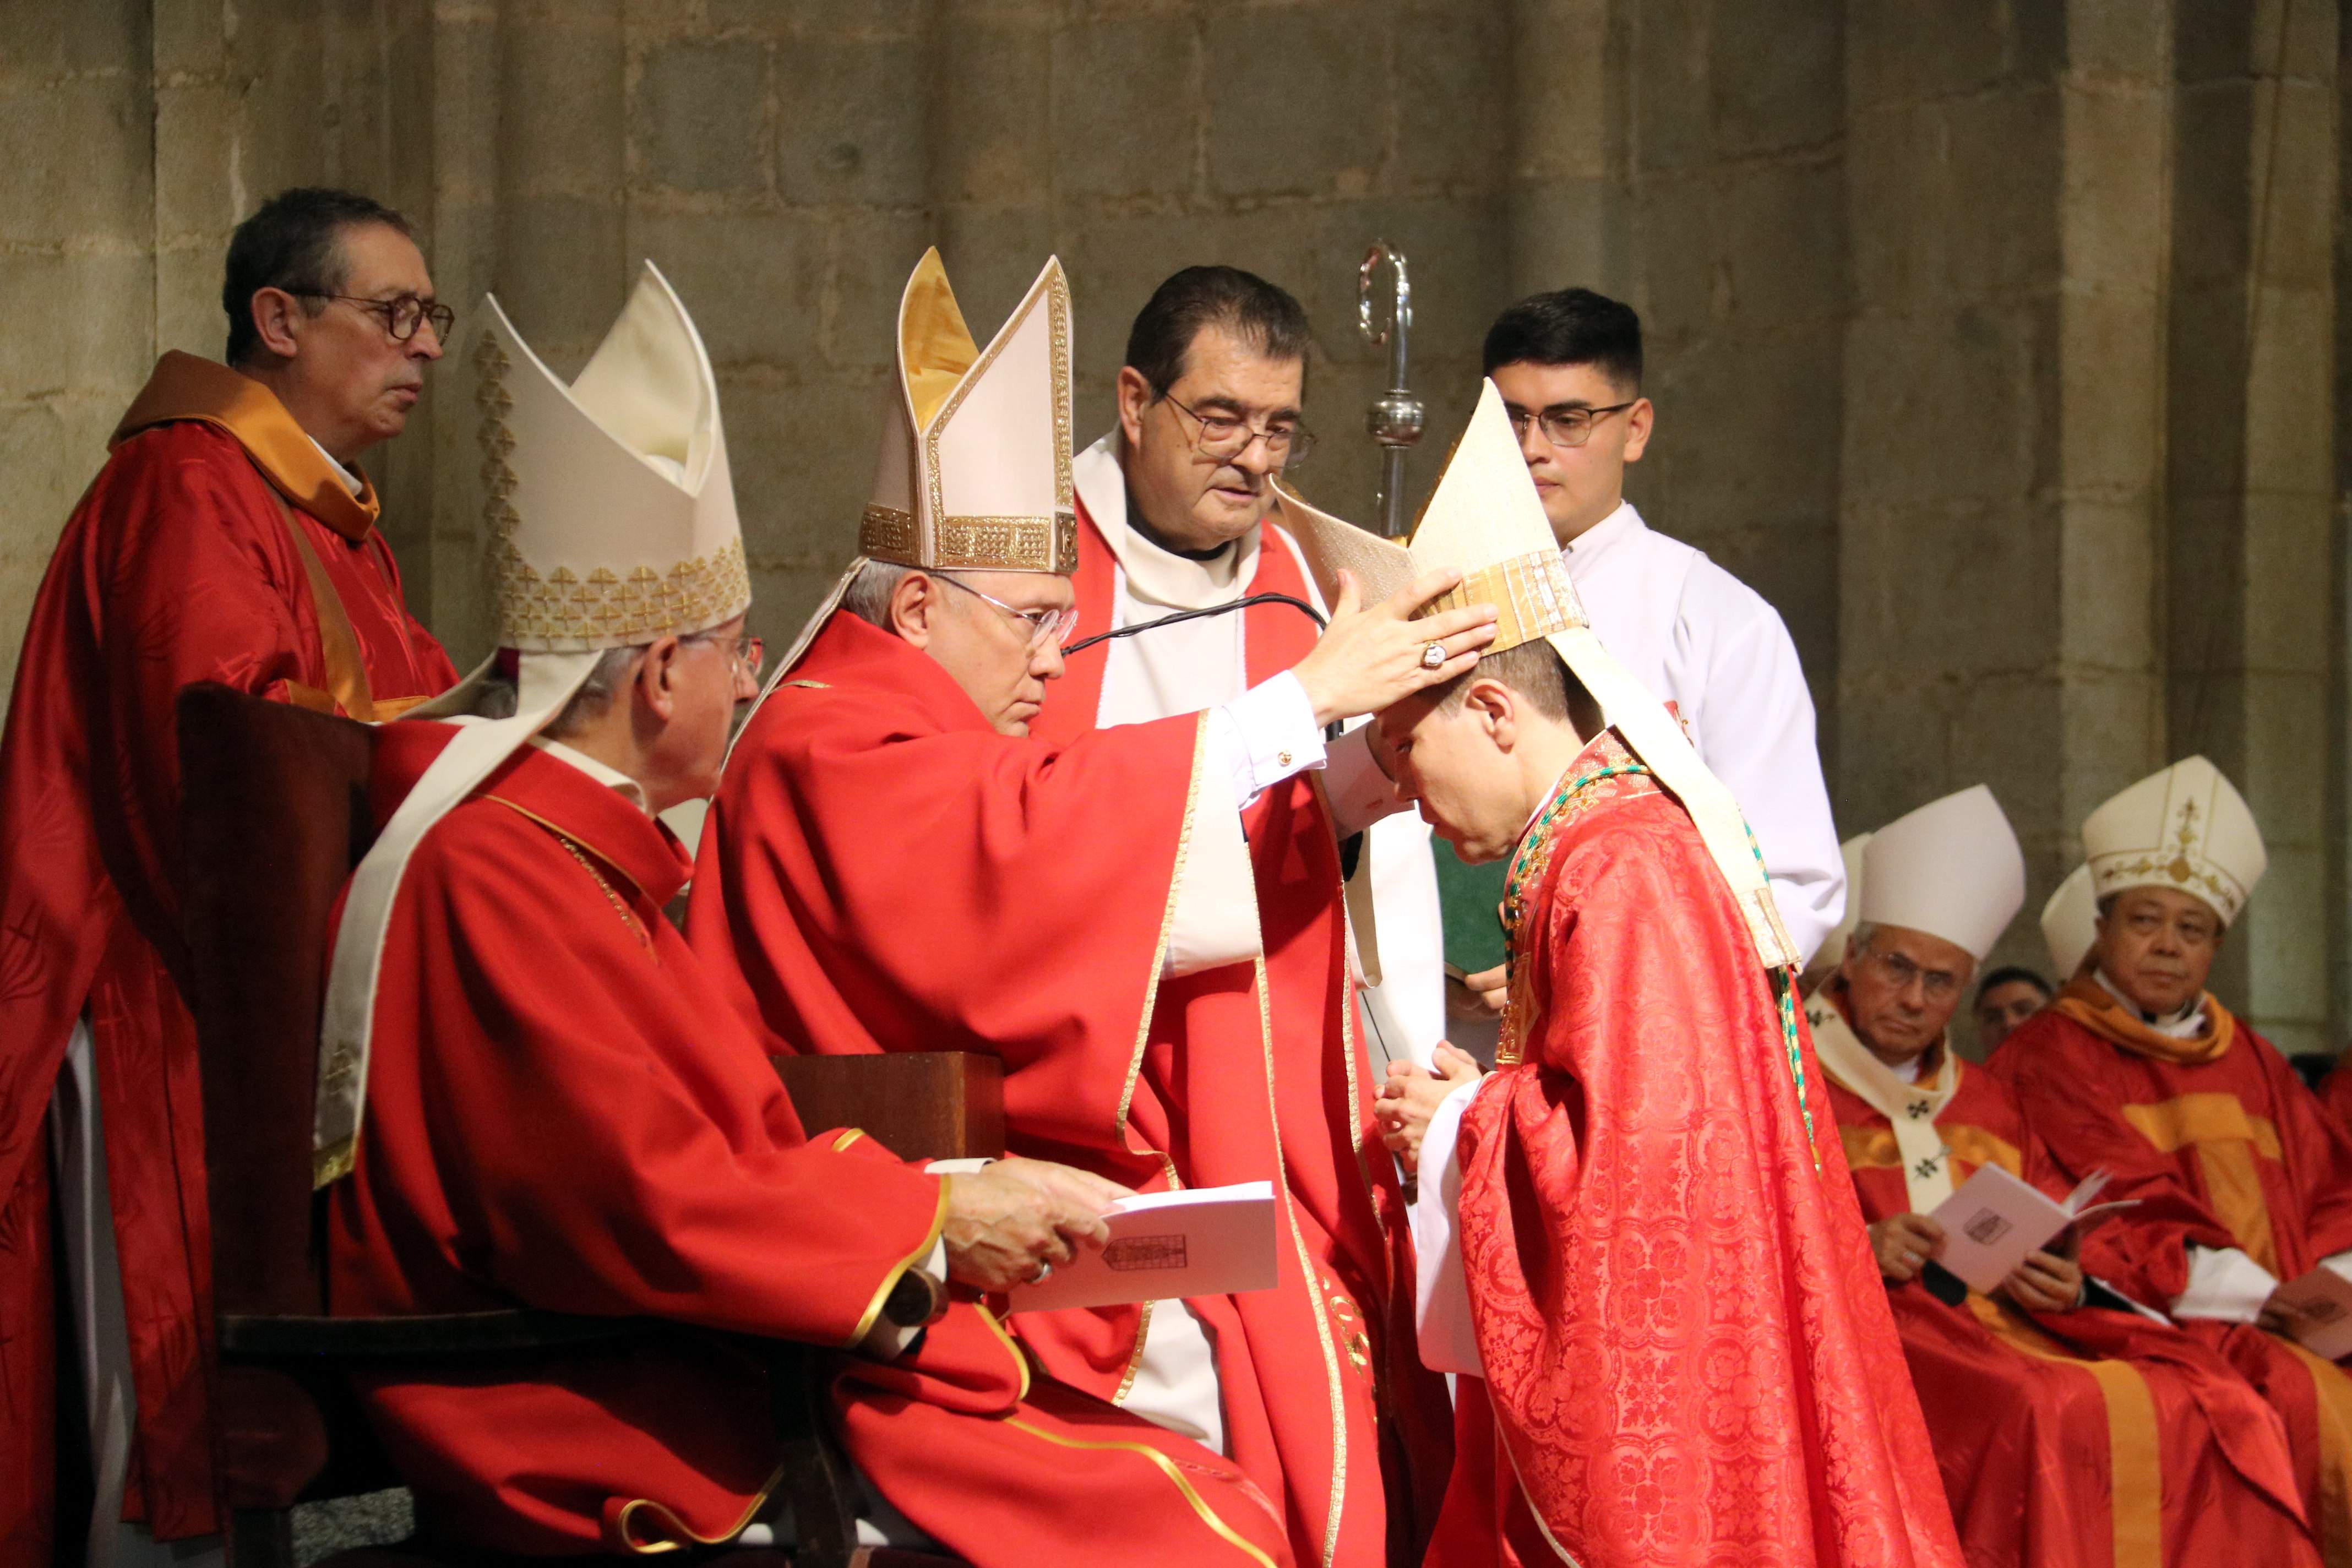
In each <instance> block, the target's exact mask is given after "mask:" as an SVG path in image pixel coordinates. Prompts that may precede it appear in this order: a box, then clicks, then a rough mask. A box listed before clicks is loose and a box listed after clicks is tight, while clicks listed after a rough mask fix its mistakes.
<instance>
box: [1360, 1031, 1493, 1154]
mask: <svg viewBox="0 0 2352 1568" xmlns="http://www.w3.org/2000/svg"><path fill="white" fill-rule="evenodd" d="M1433 1066H1435V1068H1437V1071H1436V1072H1434V1073H1432V1072H1431V1071H1430V1070H1429V1069H1428V1068H1424V1067H1423V1066H1422V1065H1421V1064H1420V1063H1418V1062H1391V1063H1389V1078H1388V1081H1387V1082H1386V1083H1384V1084H1382V1085H1381V1098H1380V1100H1378V1101H1377V1102H1376V1103H1375V1104H1374V1105H1373V1107H1372V1120H1373V1121H1377V1122H1379V1123H1380V1128H1381V1142H1383V1143H1385V1144H1387V1145H1388V1148H1389V1152H1391V1153H1392V1154H1394V1155H1395V1156H1396V1157H1397V1160H1398V1162H1399V1163H1402V1165H1403V1166H1404V1168H1405V1169H1406V1170H1408V1171H1417V1170H1419V1169H1420V1168H1421V1141H1422V1139H1423V1138H1424V1137H1425V1136H1427V1135H1428V1132H1429V1121H1430V1118H1432V1117H1433V1116H1435V1115H1436V1114H1437V1108H1438V1107H1439V1106H1441V1105H1443V1104H1444V1103H1445V1097H1446V1096H1447V1095H1450V1094H1452V1093H1453V1092H1454V1090H1455V1089H1458V1088H1460V1087H1461V1086H1462V1085H1464V1084H1465V1083H1475V1082H1477V1081H1478V1079H1480V1078H1482V1077H1483V1076H1485V1075H1484V1073H1483V1072H1482V1071H1481V1069H1480V1068H1479V1066H1478V1063H1477V1062H1476V1060H1475V1059H1474V1058H1472V1057H1471V1055H1470V1053H1469V1052H1467V1051H1465V1050H1460V1049H1458V1048H1456V1047H1453V1046H1449V1045H1446V1044H1444V1042H1443V1041H1441V1042H1439V1044H1438V1047H1437V1054H1436V1056H1435V1058H1433Z"/></svg>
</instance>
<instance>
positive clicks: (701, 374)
mask: <svg viewBox="0 0 2352 1568" xmlns="http://www.w3.org/2000/svg"><path fill="white" fill-rule="evenodd" d="M485 303H486V304H487V306H488V323H487V325H486V326H485V328H484V330H483V332H482V335H481V339H480V341H479V343H478V347H477V348H476V350H475V356H474V363H475V369H476V371H477V373H478V374H477V379H476V384H475V396H476V397H477V398H478V400H479V402H480V404H481V410H482V420H481V426H480V430H479V436H480V439H481V444H482V478H483V484H484V488H485V490H486V492H487V497H486V500H485V502H484V505H485V510H486V511H487V513H488V517H487V521H488V527H489V547H490V575H491V581H492V583H493V584H494V585H495V588H496V592H497V595H498V636H499V645H500V646H501V647H511V648H519V649H521V650H523V651H524V652H530V653H562V652H579V651H587V650H593V649H599V648H609V647H635V646H636V645H638V644H640V643H649V642H653V641H655V640H656V639H657V638H660V637H672V636H676V637H684V636H688V635H689V634H691V633H694V632H700V631H708V630H709V629H710V628H711V627H712V626H718V625H719V624H720V623H721V622H723V621H728V620H731V619H733V618H734V617H735V616H740V615H741V614H742V613H743V612H744V611H745V610H746V609H748V608H749V607H750V606H751V576H750V574H749V573H747V572H746V570H745V569H744V563H743V534H742V529H741V527H740V524H739V523H738V521H737V520H736V515H735V487H734V484H733V482H732V480H731V479H730V477H729V474H728V470H727V435H726V431H725V428H724V427H723V426H721V425H720V423H719V383H718V378H717V377H716V376H714V375H713V374H711V371H710V357H709V355H708V354H707V353H704V352H703V347H702V338H701V335H700V334H699V333H698V332H697V331H695V330H694V322H693V320H692V319H691V318H690V317H688V315H687V313H686V307H685V306H683V305H681V304H680V303H678V299H677V294H675V293H674V292H672V291H671V289H670V286H669V280H668V279H665V278H664V277H663V276H662V275H661V271H660V269H659V268H656V267H655V266H654V264H653V263H652V262H650V261H648V262H646V268H645V273H644V275H643V276H642V277H641V278H639V279H638V280H637V287H636V289H635V292H633V293H632V294H631V295H630V296H629V301H628V303H627V305H626V306H625V307H624V308H623V309H622V311H621V315H620V319H619V320H618V321H614V323H613V328H612V330H611V331H608V332H606V333H605V334H604V342H602V343H601V344H599V345H598V346H597V349H596V352H595V353H594V354H593V355H592V356H591V357H590V358H589V361H588V367H587V368H586V369H585V370H583V371H582V372H581V373H580V374H579V377H578V379H576V380H574V381H572V383H571V384H568V385H567V384H565V383H564V381H563V378H562V377H561V376H559V375H557V374H555V373H554V372H553V371H551V370H550V369H548V367H547V365H546V364H545V363H544V362H542V361H541V359H540V357H539V356H538V355H537V354H536V353H532V352H531V349H530V344H528V343H526V342H523V338H522V334H521V333H520V332H518V331H515V328H514V323H513V322H511V321H509V320H507V314H506V311H505V310H502V309H501V308H500V307H499V301H498V299H497V297H496V296H495V295H494V296H491V297H490V298H489V299H488V300H486V301H485Z"/></svg>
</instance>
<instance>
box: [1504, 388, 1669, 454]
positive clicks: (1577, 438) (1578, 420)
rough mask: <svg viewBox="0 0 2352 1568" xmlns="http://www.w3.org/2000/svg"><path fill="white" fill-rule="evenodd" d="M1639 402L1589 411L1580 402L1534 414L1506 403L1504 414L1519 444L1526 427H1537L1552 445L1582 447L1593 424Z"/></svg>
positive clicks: (1633, 400) (1590, 432) (1629, 402)
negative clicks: (1540, 427)
mask: <svg viewBox="0 0 2352 1568" xmlns="http://www.w3.org/2000/svg"><path fill="white" fill-rule="evenodd" d="M1641 401H1642V400H1641V399H1640V398H1638V397H1636V398H1633V399H1630V400H1628V401H1626V402H1624V403H1612V404H1611V405H1609V406H1608V407H1606V408H1591V407H1587V406H1586V405H1583V404H1580V403H1573V404H1554V405H1552V406H1551V407H1549V408H1545V409H1539V410H1533V411H1530V410H1528V409H1525V408H1520V407H1517V406H1516V405H1511V404H1505V405H1503V412H1504V414H1505V416H1507V417H1508V418H1509V420H1510V422H1511V434H1512V435H1514V436H1517V437H1518V438H1519V439H1520V440H1522V441H1524V440H1526V439H1527V438H1528V426H1530V425H1537V424H1540V425H1541V426H1543V433H1544V439H1545V440H1547V441H1549V442H1550V443H1551V444H1552V445H1553V446H1555V447H1581V446H1583V445H1584V444H1585V443H1586V442H1587V441H1590V440H1591V439H1592V426H1593V425H1594V424H1595V423H1596V422H1598V421H1600V420H1601V419H1605V418H1607V417H1608V416H1610V415H1612V414H1622V413H1624V412H1625V410H1627V409H1628V408H1631V407H1633V405H1634V404H1636V403H1639V402H1641Z"/></svg>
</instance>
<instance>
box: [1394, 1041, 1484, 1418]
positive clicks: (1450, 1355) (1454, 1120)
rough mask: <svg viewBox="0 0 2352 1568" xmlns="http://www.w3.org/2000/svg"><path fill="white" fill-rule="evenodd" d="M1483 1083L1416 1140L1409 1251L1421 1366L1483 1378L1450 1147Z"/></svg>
mask: <svg viewBox="0 0 2352 1568" xmlns="http://www.w3.org/2000/svg"><path fill="white" fill-rule="evenodd" d="M1485 1081H1486V1079H1472V1080H1471V1081H1469V1082H1468V1083H1465V1084H1463V1085H1461V1086H1460V1087H1458V1088H1456V1089H1454V1092H1453V1093H1451V1094H1449V1095H1447V1096H1446V1097H1445V1099H1444V1101H1443V1102H1442V1103H1441V1104H1440V1105H1439V1106H1438V1108H1437V1110H1436V1113H1435V1114H1433V1116H1431V1117H1430V1119H1429V1130H1428V1131H1425V1132H1423V1134H1422V1138H1421V1163H1420V1173H1421V1183H1420V1185H1421V1197H1420V1201H1419V1202H1417V1203H1415V1204H1414V1205H1412V1213H1411V1219H1412V1246H1413V1253H1414V1258H1415V1262H1416V1265H1417V1268H1416V1278H1415V1279H1414V1281H1413V1308H1414V1318H1415V1322H1416V1326H1417V1327H1418V1329H1419V1331H1420V1332H1419V1336H1418V1337H1419V1342H1420V1348H1421V1364H1422V1365H1423V1366H1425V1367H1427V1368H1429V1370H1430V1371H1432V1372H1455V1373H1470V1374H1471V1375H1472V1376H1474V1377H1483V1376H1485V1375H1486V1373H1485V1369H1484V1367H1483V1366H1482V1364H1481V1363H1480V1362H1479V1360H1478V1337H1477V1335H1476V1334H1475V1332H1473V1331H1472V1329H1471V1323H1470V1285H1469V1280H1468V1279H1467V1278H1466V1277H1465V1275H1464V1274H1463V1272H1462V1234H1461V1225H1460V1221H1459V1219H1458V1217H1457V1216H1458V1214H1459V1210H1460V1206H1461V1203H1462V1171H1461V1168H1460V1167H1459V1166H1457V1165H1456V1164H1455V1163H1454V1143H1455V1142H1456V1140H1457V1138H1458V1137H1459V1135H1460V1133H1461V1131H1462V1117H1463V1113H1464V1112H1465V1111H1467V1110H1469V1109H1470V1102H1471V1100H1474V1099H1475V1098H1476V1097H1477V1093H1478V1086H1479V1085H1480V1084H1482V1083H1484V1082H1485Z"/></svg>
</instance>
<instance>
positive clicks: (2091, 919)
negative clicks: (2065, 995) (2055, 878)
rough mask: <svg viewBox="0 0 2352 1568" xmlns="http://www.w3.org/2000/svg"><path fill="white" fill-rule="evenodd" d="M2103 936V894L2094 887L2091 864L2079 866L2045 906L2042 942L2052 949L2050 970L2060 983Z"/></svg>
mask: <svg viewBox="0 0 2352 1568" xmlns="http://www.w3.org/2000/svg"><path fill="white" fill-rule="evenodd" d="M2098 940H2099V896H2098V894H2097V893H2095V892H2094V891H2093V890H2092V888H2091V868H2090V867H2089V866H2088V865H2083V866H2077V867H2075V868H2074V869H2073V870H2072V871H2070V872H2068V873H2067V874H2066V879H2065V880H2064V881H2063V882H2061V883H2059V884H2058V890H2057V891H2056V892H2054V893H2053V894H2051V895H2050V901H2049V902H2048V903H2046V904H2044V905H2042V945H2043V946H2044V947H2046V948H2048V949H2049V950H2050V973H2051V976H2052V977H2053V979H2055V980H2056V981H2057V982H2058V984H2061V985H2063V984H2066V982H2068V981H2069V980H2072V979H2074V971H2076V970H2078V969H2080V968H2082V967H2083V960H2084V958H2086V957H2088V956H2089V955H2090V952H2091V944H2092V943H2093V942H2097V941H2098Z"/></svg>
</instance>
